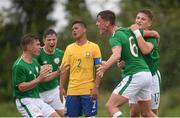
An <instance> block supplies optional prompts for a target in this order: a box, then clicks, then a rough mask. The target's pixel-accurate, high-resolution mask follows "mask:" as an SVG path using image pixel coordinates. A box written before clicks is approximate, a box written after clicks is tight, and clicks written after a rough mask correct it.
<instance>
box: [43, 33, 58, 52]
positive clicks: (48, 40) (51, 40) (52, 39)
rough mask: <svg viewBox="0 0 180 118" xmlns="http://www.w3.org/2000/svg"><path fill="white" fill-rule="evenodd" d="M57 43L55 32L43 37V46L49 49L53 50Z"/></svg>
mask: <svg viewBox="0 0 180 118" xmlns="http://www.w3.org/2000/svg"><path fill="white" fill-rule="evenodd" d="M56 45H57V36H56V35H55V34H49V35H46V37H45V38H44V47H45V48H46V49H48V50H50V51H53V50H54V49H55V48H56Z"/></svg>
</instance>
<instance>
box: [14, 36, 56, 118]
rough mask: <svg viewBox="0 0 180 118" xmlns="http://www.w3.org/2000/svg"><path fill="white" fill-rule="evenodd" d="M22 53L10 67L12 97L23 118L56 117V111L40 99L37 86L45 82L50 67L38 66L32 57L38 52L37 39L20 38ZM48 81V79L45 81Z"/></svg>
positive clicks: (29, 37)
mask: <svg viewBox="0 0 180 118" xmlns="http://www.w3.org/2000/svg"><path fill="white" fill-rule="evenodd" d="M21 46H22V49H23V53H22V55H21V57H20V58H18V59H17V60H16V61H15V63H14V65H13V67H12V85H13V97H14V98H15V101H16V106H17V109H18V111H19V112H20V113H21V115H22V116H23V117H58V116H59V115H58V114H57V113H56V111H55V110H54V109H53V108H52V107H51V106H50V105H48V104H46V103H45V102H44V101H43V100H41V99H40V96H39V89H38V86H37V85H38V84H39V83H41V82H44V81H46V79H47V77H48V76H49V72H50V71H51V68H50V66H43V67H42V68H41V70H40V66H39V64H38V62H37V60H36V59H35V58H33V57H34V56H38V55H39V52H40V42H39V38H37V37H36V36H34V35H26V36H24V37H23V38H22V41H21ZM47 80H48V79H47Z"/></svg>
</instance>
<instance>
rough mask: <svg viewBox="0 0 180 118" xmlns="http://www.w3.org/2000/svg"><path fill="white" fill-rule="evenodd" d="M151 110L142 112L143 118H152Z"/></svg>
mask: <svg viewBox="0 0 180 118" xmlns="http://www.w3.org/2000/svg"><path fill="white" fill-rule="evenodd" d="M151 112H152V111H151V110H150V109H149V110H142V111H141V115H142V116H143V117H148V116H150V115H151Z"/></svg>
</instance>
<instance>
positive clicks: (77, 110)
mask: <svg viewBox="0 0 180 118" xmlns="http://www.w3.org/2000/svg"><path fill="white" fill-rule="evenodd" d="M66 109H67V111H66V114H65V115H66V116H67V117H79V116H81V115H82V112H81V110H82V107H81V101H80V96H67V97H66Z"/></svg>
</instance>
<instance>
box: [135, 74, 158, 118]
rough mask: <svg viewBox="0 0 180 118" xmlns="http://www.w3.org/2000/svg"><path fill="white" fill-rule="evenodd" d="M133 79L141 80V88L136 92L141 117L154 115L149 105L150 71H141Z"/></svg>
mask: <svg viewBox="0 0 180 118" xmlns="http://www.w3.org/2000/svg"><path fill="white" fill-rule="evenodd" d="M135 79H136V80H137V81H139V82H141V89H140V91H138V93H137V94H136V95H137V96H136V97H137V98H138V105H139V108H140V111H141V115H142V116H143V117H156V115H155V114H154V113H153V112H152V110H151V108H150V106H151V84H152V75H151V73H150V72H142V73H140V75H138V76H137V77H135Z"/></svg>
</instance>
